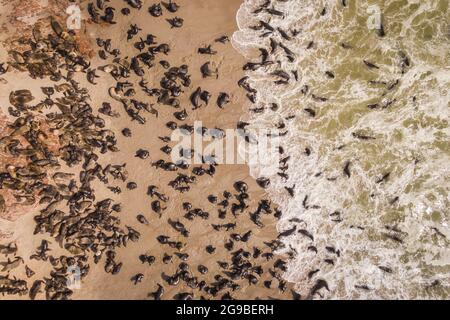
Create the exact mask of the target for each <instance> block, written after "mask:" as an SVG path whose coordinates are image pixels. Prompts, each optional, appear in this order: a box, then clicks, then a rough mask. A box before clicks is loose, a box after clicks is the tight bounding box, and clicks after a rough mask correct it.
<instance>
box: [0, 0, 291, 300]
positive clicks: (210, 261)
mask: <svg viewBox="0 0 450 320" xmlns="http://www.w3.org/2000/svg"><path fill="white" fill-rule="evenodd" d="M177 2H178V3H179V4H180V5H181V9H180V10H179V12H178V13H177V14H176V15H177V16H180V17H182V18H184V20H185V23H184V26H183V27H182V28H181V29H171V28H170V26H169V24H168V23H167V22H166V21H165V18H167V17H168V15H167V14H165V16H163V17H159V18H153V17H151V16H150V15H149V14H148V13H147V10H146V8H147V7H148V6H149V5H150V4H151V3H152V2H151V1H150V2H149V1H146V3H145V5H144V7H143V8H142V10H140V11H137V10H132V14H131V15H130V16H128V17H123V16H121V15H120V14H119V15H118V16H119V17H120V23H118V24H116V25H113V26H105V25H102V26H98V25H95V24H92V23H89V24H87V25H84V27H83V30H82V34H81V36H82V37H85V38H87V39H90V41H91V45H92V47H93V48H94V49H95V50H97V47H96V45H95V39H96V38H97V37H100V38H111V39H112V47H113V48H116V47H117V48H120V50H121V52H122V56H127V55H129V56H131V55H132V54H136V53H135V49H131V48H130V47H131V45H130V43H127V41H126V30H127V28H128V26H129V25H130V23H137V24H138V25H139V27H141V28H142V29H143V30H142V31H141V34H143V35H146V34H147V33H152V34H154V35H156V36H157V41H158V42H159V43H162V42H165V43H168V44H169V45H170V47H171V52H170V54H169V55H168V56H166V57H165V59H166V60H167V61H169V62H170V63H171V65H173V66H179V65H181V64H187V65H189V72H190V74H191V75H192V84H191V86H190V87H189V88H188V89H187V91H188V94H185V95H183V96H182V98H181V106H182V108H186V110H187V111H188V112H189V117H188V119H187V121H186V123H189V124H193V122H194V120H200V121H202V122H203V125H204V126H205V127H208V128H214V127H220V128H222V129H228V128H235V127H236V123H237V121H238V120H239V119H240V118H241V117H242V116H243V114H244V113H245V110H246V106H247V105H248V100H247V99H246V97H245V94H244V92H243V91H242V90H240V89H239V88H238V86H237V84H236V83H237V81H238V80H239V79H240V78H241V77H242V76H243V71H242V65H243V64H244V63H245V61H244V59H243V57H241V56H240V55H239V53H237V52H236V51H235V50H234V49H233V48H232V46H231V44H230V43H227V44H221V43H214V39H216V38H217V37H219V36H222V35H228V36H229V37H231V35H232V33H233V32H234V31H235V30H236V22H235V14H236V11H237V9H238V8H239V5H240V3H241V0H227V1H221V0H195V1H189V0H178V1H177ZM122 3H123V2H122V1H111V4H114V6H115V7H116V8H118V9H117V11H119V10H120V8H121V7H122ZM116 4H119V5H116ZM84 5H85V3H84ZM170 16H173V15H170ZM211 43H212V44H213V46H214V49H216V50H217V51H218V54H217V55H214V56H208V55H199V54H198V53H197V48H198V47H200V46H203V45H206V44H211ZM158 57H159V58H160V57H161V56H158ZM207 61H211V62H212V63H213V64H215V65H217V66H218V68H219V79H215V78H207V79H203V78H202V76H201V73H200V66H201V65H202V64H203V63H205V62H207ZM104 64H105V62H104V61H102V60H100V59H99V58H98V57H97V58H93V59H92V65H93V66H94V67H98V66H101V65H104ZM163 72H164V71H163V68H162V67H161V66H159V64H158V65H157V66H155V68H153V69H151V72H150V73H149V72H147V74H146V76H145V79H146V80H147V81H148V82H149V86H152V85H153V86H154V87H155V86H157V85H158V83H159V80H160V78H161V76H162V74H163ZM97 74H99V75H100V76H101V78H99V79H97V82H98V84H97V85H96V86H94V85H92V84H89V83H87V82H86V81H85V79H82V78H79V80H80V82H81V83H82V84H83V86H85V87H86V88H88V89H89V91H90V94H91V98H92V104H91V105H92V106H93V107H94V108H98V107H99V106H100V105H101V103H102V102H104V101H108V102H110V103H111V104H112V105H113V107H114V108H115V111H117V112H119V113H120V117H119V118H108V117H106V118H108V119H107V120H108V121H107V126H108V128H110V129H111V130H113V131H114V132H116V137H117V139H118V147H119V149H120V152H117V153H114V154H110V155H109V156H103V157H102V158H101V159H100V161H99V162H100V163H102V164H104V165H105V164H107V163H114V164H121V163H126V164H127V169H128V181H134V182H136V183H137V185H138V188H137V189H135V190H132V191H128V190H127V189H126V186H125V185H126V183H123V182H121V181H117V180H116V181H113V182H112V183H111V185H114V186H120V187H121V188H122V190H123V192H122V194H120V195H115V194H113V193H112V192H111V191H109V190H107V189H106V187H105V185H103V184H101V183H99V182H96V183H95V184H94V185H95V189H96V197H97V200H99V199H102V198H112V199H114V200H115V201H117V202H119V203H121V204H122V212H121V213H120V214H119V216H120V219H121V221H122V224H123V225H124V226H126V225H128V226H132V227H133V228H135V229H136V230H138V231H139V232H140V233H141V239H140V240H139V242H137V243H133V242H130V243H129V244H128V246H127V247H126V248H119V249H118V250H117V258H116V260H117V261H121V262H123V263H124V265H123V267H122V270H121V272H120V273H119V274H118V275H110V274H107V273H105V271H104V270H103V268H104V263H103V262H100V263H99V264H94V263H93V262H92V261H91V263H90V272H89V274H88V276H87V277H86V278H85V279H84V280H83V282H82V285H81V288H80V289H79V290H75V292H74V294H73V296H72V298H73V299H148V298H147V294H148V293H149V292H151V291H155V290H156V288H157V283H160V284H163V285H164V287H165V289H166V290H165V295H164V296H163V298H164V299H171V298H172V297H173V296H174V295H175V294H176V293H177V292H192V291H193V290H192V289H190V288H189V287H187V286H185V284H184V283H183V282H181V283H180V285H178V286H174V287H169V286H168V285H167V284H165V283H164V282H163V280H162V279H161V273H162V272H164V273H166V274H173V273H174V272H175V271H176V269H177V267H178V264H179V263H180V262H181V260H180V259H179V258H178V257H176V256H175V255H174V256H173V261H172V262H171V263H168V264H164V263H163V262H162V257H163V255H164V253H168V254H170V255H173V253H174V252H175V251H174V250H173V249H168V247H167V246H161V245H160V244H159V243H158V242H157V240H156V237H157V236H158V235H162V234H164V235H168V236H170V237H171V238H172V239H173V240H177V241H182V242H183V243H185V244H186V245H185V247H184V248H183V249H182V252H186V253H188V254H189V259H188V261H187V262H188V264H189V266H190V267H191V269H192V270H193V271H194V273H195V274H196V275H199V273H198V272H197V266H198V265H200V264H203V265H205V266H207V267H208V268H209V273H208V274H207V275H205V276H201V275H199V276H200V278H201V279H204V280H206V281H207V282H212V281H213V277H214V275H216V274H220V273H221V270H220V268H219V267H218V264H217V261H229V252H228V251H227V250H225V248H224V242H225V241H227V240H228V239H229V234H230V233H232V232H236V233H241V234H242V233H244V232H247V231H248V230H252V233H253V234H252V237H251V240H250V241H249V242H248V243H237V242H236V243H235V250H237V249H238V248H244V249H246V250H249V251H252V248H253V246H258V247H259V248H261V249H263V251H265V252H267V251H270V250H269V249H268V248H267V247H265V246H264V245H263V242H264V241H271V240H273V239H275V238H276V235H277V231H276V220H275V219H274V218H273V216H264V215H263V222H264V223H265V224H266V227H264V228H263V229H261V228H257V227H256V226H255V225H254V224H253V223H252V222H251V221H250V219H249V215H248V213H249V212H252V211H254V210H255V209H256V207H257V204H258V202H259V201H260V200H261V199H263V198H265V197H266V195H265V194H264V191H263V190H262V189H261V188H260V187H258V186H257V185H256V183H255V182H254V180H253V179H252V178H251V177H250V176H249V171H248V167H247V166H246V165H219V166H218V167H217V173H216V175H215V176H214V177H213V178H211V177H210V176H208V175H205V176H202V177H200V178H199V179H198V182H196V183H195V184H194V186H193V188H192V189H191V191H190V192H187V193H184V194H180V193H178V192H176V191H175V190H173V189H172V188H170V187H169V186H168V185H167V184H168V182H169V181H170V180H172V179H173V178H174V177H175V174H174V173H167V172H164V171H162V170H156V169H155V168H153V167H151V165H150V163H151V162H152V161H156V160H158V159H165V160H166V161H168V160H170V159H168V156H167V155H165V154H164V153H163V152H162V151H160V150H159V149H160V148H161V147H162V146H163V143H162V142H161V141H160V140H159V139H158V136H163V135H170V130H169V129H167V128H166V127H165V123H166V122H167V121H170V120H174V118H173V116H172V113H173V112H174V111H177V110H175V109H173V108H171V107H167V106H155V107H157V108H158V110H159V117H158V118H155V117H154V116H152V115H146V118H147V123H146V124H145V125H140V124H137V123H136V122H131V120H130V118H129V117H128V116H127V115H126V113H125V112H124V110H123V108H122V106H121V105H119V104H118V103H117V102H116V101H114V100H113V99H111V98H110V97H109V96H108V93H107V92H108V88H109V87H111V86H114V85H115V81H114V79H113V78H112V77H111V76H110V75H108V74H105V73H102V72H101V71H97ZM4 78H5V79H7V80H8V84H0V86H1V90H0V93H1V96H0V99H1V103H2V104H1V106H2V110H3V112H4V113H6V112H5V111H6V110H5V109H6V107H7V98H8V94H9V91H10V90H12V89H13V87H16V89H19V88H18V87H17V86H19V87H20V89H22V88H23V87H27V88H30V89H31V90H32V91H33V93H35V92H36V95H38V93H37V92H38V87H39V86H41V85H42V82H37V83H36V82H33V81H31V80H30V79H29V78H25V75H24V74H21V73H18V72H16V71H14V72H10V73H8V74H7V75H5V76H4ZM198 86H201V87H202V88H203V89H207V90H208V91H210V92H211V93H212V95H213V97H214V98H215V97H217V94H218V93H219V92H222V91H224V92H228V93H229V94H230V96H231V100H232V102H231V103H230V104H228V105H227V106H226V107H225V109H224V110H221V109H219V108H218V107H216V106H215V101H214V98H213V99H212V100H213V101H211V103H210V105H209V106H208V107H206V108H204V107H203V108H200V109H198V110H196V111H191V105H190V102H189V101H188V98H189V94H190V92H192V91H193V90H195V88H197V87H198ZM137 97H138V99H141V100H142V101H146V99H147V100H148V98H147V97H146V96H145V95H143V94H142V93H141V92H140V93H138V95H137ZM125 127H128V128H130V129H131V131H132V134H133V136H132V138H126V137H124V136H122V134H121V133H120V132H121V130H122V129H123V128H125ZM139 148H143V149H147V150H149V151H150V159H147V160H141V159H139V158H136V157H134V154H135V152H136V150H137V149H139ZM237 180H243V181H245V182H247V183H248V185H249V194H250V202H249V205H250V207H249V209H248V210H247V211H246V212H244V213H242V214H241V215H240V216H238V217H237V218H234V217H233V216H232V215H231V213H228V214H227V219H225V220H220V219H219V218H218V217H217V209H218V207H216V206H213V205H212V204H210V203H209V202H208V201H207V196H208V195H209V194H214V195H217V196H220V195H221V194H222V193H223V191H225V190H228V191H230V192H233V193H235V191H234V189H233V183H234V182H235V181H237ZM149 185H157V186H158V187H159V189H160V191H162V192H164V193H165V194H166V195H167V196H169V197H170V201H169V202H168V203H167V207H168V208H167V210H166V211H165V212H164V214H163V216H162V217H161V218H159V217H158V216H157V215H156V214H155V213H153V212H152V211H151V208H150V203H151V201H152V200H151V199H150V197H148V196H147V195H146V191H147V186H149ZM186 201H187V202H190V203H192V205H193V207H195V208H201V209H203V210H206V211H208V212H209V213H210V218H209V219H208V220H201V219H200V218H196V219H195V220H194V221H188V220H186V219H184V218H182V216H183V215H184V210H183V209H182V203H183V202H186ZM38 209H39V208H35V207H24V208H23V210H22V212H19V213H20V216H17V217H16V218H15V221H6V220H5V219H0V232H1V233H2V234H3V235H5V236H8V235H9V238H7V239H3V240H2V242H3V243H5V242H8V241H15V242H16V243H17V245H18V247H19V251H18V255H19V256H21V257H23V258H24V260H25V264H26V265H28V266H29V267H30V268H31V269H33V270H34V271H36V275H35V276H33V277H32V278H30V279H29V280H28V282H29V286H30V285H31V283H32V282H33V281H34V280H35V279H39V278H42V277H43V276H46V275H48V273H49V272H50V267H49V263H41V262H38V261H36V260H30V259H29V256H30V255H31V254H32V253H33V252H34V251H35V249H36V247H37V246H38V245H39V244H40V241H41V240H42V239H48V240H49V241H50V242H51V243H52V246H51V249H52V251H51V252H50V254H54V255H57V254H64V250H62V249H60V248H58V244H57V243H56V241H54V240H52V239H51V238H50V237H47V236H46V235H40V234H39V235H36V236H33V235H32V232H33V230H34V221H33V216H34V215H35V213H36V212H37V210H38ZM140 213H141V214H143V215H145V216H146V218H147V219H148V220H149V222H150V225H149V226H145V225H141V224H139V223H138V222H137V220H136V216H137V215H138V214H140ZM169 218H171V219H173V220H177V219H180V220H182V221H183V223H184V224H185V225H186V227H187V229H188V230H189V231H190V236H189V238H184V237H182V236H181V235H180V234H179V233H177V232H176V231H175V230H173V229H172V228H171V227H170V226H169V224H168V223H167V220H168V219H169ZM10 220H14V219H10ZM225 222H236V223H237V228H236V230H234V231H229V232H215V231H214V230H213V228H212V227H211V224H214V223H216V224H221V223H225ZM210 244H211V245H213V246H215V247H217V250H216V253H214V254H208V253H206V251H205V247H206V246H207V245H210ZM142 253H146V254H151V255H153V256H155V257H156V262H155V263H154V264H153V265H151V266H148V265H143V264H141V262H140V261H139V259H138V257H139V255H140V254H142ZM66 254H67V253H66ZM276 258H277V257H275V260H276ZM0 259H1V258H0ZM275 260H271V261H268V262H266V261H265V259H262V258H259V259H258V260H257V261H255V264H256V265H262V266H263V268H264V270H265V271H266V272H265V273H264V275H263V276H262V277H261V279H260V281H259V282H258V284H257V285H256V286H255V285H252V286H248V285H243V287H242V288H241V289H240V290H238V291H236V292H232V296H233V297H235V298H240V299H254V298H256V297H261V298H267V297H273V298H283V297H284V298H289V295H290V293H288V291H289V290H287V291H286V293H284V294H283V293H281V292H280V291H279V290H278V289H277V285H278V281H277V280H275V279H273V281H272V289H266V288H264V286H263V281H264V280H268V279H272V277H271V276H270V275H269V274H268V272H267V269H268V268H270V267H273V263H274V261H275ZM25 264H24V265H25ZM24 265H21V266H20V267H19V268H18V269H16V270H14V273H13V274H14V275H16V276H18V277H19V278H24V279H25V278H26V276H25V273H24V272H25V271H24ZM137 273H143V274H144V280H143V281H142V283H139V284H137V285H134V284H133V283H132V282H131V281H130V278H131V277H132V276H133V275H135V274H137ZM241 283H242V284H245V282H241ZM223 293H225V291H224V292H223ZM195 297H196V298H199V297H200V293H198V291H195ZM205 297H208V296H207V295H205ZM218 297H220V295H219V296H218ZM11 298H12V299H17V298H27V297H16V296H12V297H0V299H11ZM42 298H44V295H43V294H40V295H38V299H42Z"/></svg>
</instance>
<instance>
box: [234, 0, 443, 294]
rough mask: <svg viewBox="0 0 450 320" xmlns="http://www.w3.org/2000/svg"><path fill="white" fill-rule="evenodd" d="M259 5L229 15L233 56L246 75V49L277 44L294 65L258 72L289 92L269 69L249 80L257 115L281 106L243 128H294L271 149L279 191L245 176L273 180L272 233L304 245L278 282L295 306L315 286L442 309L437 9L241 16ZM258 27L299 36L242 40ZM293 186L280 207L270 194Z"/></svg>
mask: <svg viewBox="0 0 450 320" xmlns="http://www.w3.org/2000/svg"><path fill="white" fill-rule="evenodd" d="M262 2H263V1H258V0H248V1H245V3H244V5H243V6H242V7H241V10H240V11H239V13H238V22H239V27H240V29H241V30H240V31H238V32H237V33H236V34H235V35H234V45H235V47H236V48H237V49H238V50H240V51H241V52H242V53H243V54H244V55H246V56H247V57H249V58H253V59H254V60H255V61H257V60H258V58H257V57H256V56H255V55H254V54H253V52H254V49H255V48H259V47H265V48H270V46H269V39H270V38H273V39H274V40H276V41H277V42H281V43H283V44H284V45H285V46H287V47H288V48H289V49H290V50H291V51H293V52H294V53H295V55H296V60H295V61H294V62H289V61H288V60H287V59H286V54H285V53H284V51H283V50H280V49H279V48H278V49H277V50H276V51H275V53H274V54H272V55H271V57H270V59H273V60H279V61H280V67H281V68H282V69H283V70H285V71H288V72H291V71H293V70H298V72H299V80H298V81H294V80H293V79H291V80H290V82H289V84H288V85H284V86H283V85H275V84H274V81H273V77H272V76H270V75H269V74H270V73H271V72H272V71H274V70H275V69H277V68H278V65H276V64H275V65H272V66H269V67H266V68H261V69H259V70H258V71H256V72H249V73H248V75H249V76H250V79H251V80H250V83H251V84H252V86H253V87H254V88H256V89H257V90H258V103H260V104H264V103H266V104H267V103H270V102H277V103H279V104H280V106H281V109H280V110H279V111H277V112H272V111H266V112H265V113H264V114H258V115H252V116H251V117H252V119H253V127H255V128H257V127H262V126H268V123H271V122H272V123H274V122H278V121H279V119H280V118H281V117H284V118H286V117H287V116H288V115H296V118H295V119H294V120H290V121H286V123H287V124H288V129H289V134H288V136H286V137H285V138H284V142H283V145H284V147H285V149H286V153H287V154H289V155H290V156H291V159H290V160H289V169H288V171H287V172H288V174H289V180H288V181H282V180H281V179H280V177H279V176H277V174H276V173H277V172H276V170H275V171H272V172H269V169H268V168H261V167H257V166H255V167H253V168H252V169H253V173H254V174H255V175H265V176H271V177H272V179H273V184H272V189H271V192H272V195H273V197H274V199H275V201H277V202H279V203H280V204H281V206H282V207H283V209H284V213H285V214H284V216H283V217H284V218H283V219H282V221H280V224H279V229H280V230H284V229H287V228H288V227H290V226H291V225H292V224H293V222H290V221H289V220H290V219H292V218H293V217H296V218H299V219H301V220H302V221H303V222H302V223H303V224H304V227H305V226H306V227H305V229H307V230H308V231H309V232H310V233H312V234H313V235H314V241H310V240H309V239H308V238H305V237H302V235H301V234H298V235H296V236H292V237H290V238H287V239H285V243H286V245H287V248H289V246H291V247H292V248H295V250H296V251H297V253H298V254H297V255H296V257H295V258H294V259H293V260H292V261H291V262H290V264H289V269H288V271H287V272H286V273H285V277H286V278H287V279H288V280H290V281H294V282H296V283H298V287H299V289H300V290H304V291H305V292H308V290H309V288H311V287H312V286H313V285H314V284H315V283H316V281H317V279H319V278H322V279H325V280H326V281H327V282H328V284H329V286H330V292H327V291H326V290H324V291H323V292H322V291H321V292H322V293H323V294H325V296H326V297H329V298H448V297H449V295H450V280H449V279H450V278H449V276H450V247H449V245H450V241H449V239H450V226H449V219H450V212H449V209H448V208H449V207H450V195H449V191H450V129H449V121H450V12H449V11H450V10H449V1H445V0H428V1H411V0H410V1H408V0H402V1H355V0H348V1H346V3H347V6H346V7H345V6H343V4H342V1H340V0H339V1H338V0H336V1H312V0H311V1H301V0H298V1H296V0H291V1H288V2H286V3H283V2H277V1H275V0H274V1H272V3H273V6H274V8H276V9H277V10H280V11H282V12H285V18H284V19H282V18H279V17H273V16H272V17H270V15H269V14H268V13H265V12H262V13H259V14H254V13H252V12H253V11H254V8H256V7H257V6H258V5H259V4H261V3H262ZM323 8H326V9H325V11H324V12H323ZM321 12H322V13H324V14H323V15H322V14H321ZM378 14H380V15H378ZM259 20H263V21H266V22H268V23H270V24H271V25H272V26H274V27H280V28H282V29H283V30H286V31H288V30H294V29H296V30H299V31H300V33H299V34H298V35H297V36H292V39H291V40H286V39H283V38H282V36H281V35H280V34H279V33H278V32H276V30H275V32H273V34H271V35H269V36H267V37H260V35H261V34H262V33H263V31H254V30H251V29H250V28H249V27H250V26H253V25H257V24H258V21H259ZM380 22H381V24H382V25H383V27H384V31H385V35H384V36H380V32H379V31H377V29H380V28H379V26H380V24H379V23H380ZM364 61H366V62H368V64H365V63H364ZM305 88H307V90H306V89H305ZM318 97H321V98H326V99H327V100H326V101H320V100H319V99H318ZM307 108H308V109H310V110H314V112H315V116H314V117H312V116H311V115H310V112H305V109H307ZM305 148H310V149H311V150H312V153H311V155H310V156H307V155H305ZM347 162H349V163H350V164H349V165H348V169H349V174H347V173H344V171H343V168H344V167H345V165H346V164H347ZM319 173H320V174H319ZM348 175H350V176H348ZM383 177H384V179H383ZM294 184H295V186H296V188H295V190H296V193H295V196H294V197H292V198H291V197H289V196H288V195H287V194H286V193H285V192H283V191H282V190H283V187H284V186H292V185H294ZM306 196H307V201H308V203H309V204H311V205H310V206H306V207H305V205H304V200H305V197H306ZM313 205H316V207H314V206H313ZM336 212H338V213H339V215H337V214H333V213H336ZM337 216H339V217H340V218H339V219H336V217H337ZM291 221H292V220H291ZM299 228H300V227H299ZM311 246H314V247H316V248H317V253H315V251H313V250H308V248H309V249H311V248H310V247H311ZM327 247H328V248H327ZM330 247H333V248H334V249H336V250H340V255H339V256H338V255H336V254H335V253H332V251H331V250H330V249H329V248H330ZM330 261H332V263H331V262H330ZM317 269H319V270H320V271H318V272H317V273H315V274H314V276H313V277H311V278H309V277H308V273H309V272H310V271H312V270H317ZM315 297H319V295H315Z"/></svg>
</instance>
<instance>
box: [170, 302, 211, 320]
mask: <svg viewBox="0 0 450 320" xmlns="http://www.w3.org/2000/svg"><path fill="white" fill-rule="evenodd" d="M210 310H211V307H189V306H186V305H185V304H183V306H182V307H177V314H178V315H203V317H204V318H206V317H208V314H209V311H210Z"/></svg>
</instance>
